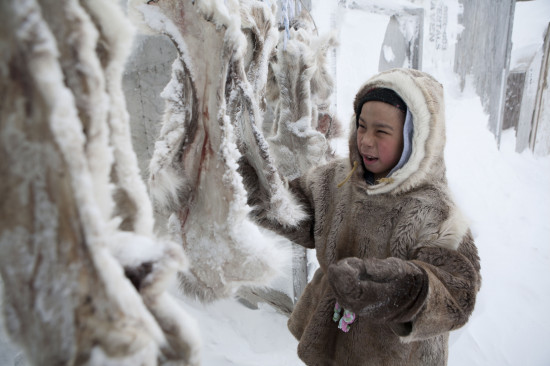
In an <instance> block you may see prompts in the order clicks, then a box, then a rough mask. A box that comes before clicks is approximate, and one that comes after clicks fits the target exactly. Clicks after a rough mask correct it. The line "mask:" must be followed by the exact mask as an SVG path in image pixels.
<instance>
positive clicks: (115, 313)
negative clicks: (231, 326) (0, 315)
mask: <svg viewBox="0 0 550 366" xmlns="http://www.w3.org/2000/svg"><path fill="white" fill-rule="evenodd" d="M0 23H2V24H3V25H2V28H1V29H2V31H1V34H2V36H1V37H0V48H1V49H2V50H3V52H2V53H1V56H0V70H2V71H1V72H2V79H1V80H2V81H1V82H0V95H2V103H3V104H2V108H0V138H1V139H2V140H1V143H0V146H1V148H0V149H1V154H2V156H4V157H5V159H1V161H0V170H1V171H2V174H3V179H2V183H1V184H0V191H1V192H2V202H3V204H2V206H1V207H0V217H1V220H0V273H1V274H2V278H3V282H4V291H5V296H4V297H3V298H4V299H5V304H4V308H5V312H6V323H7V325H8V328H9V334H10V335H11V337H12V338H13V340H14V341H16V342H17V343H18V344H19V345H20V346H22V348H23V349H24V350H25V352H26V355H27V358H28V359H29V361H30V363H32V364H37V365H38V364H42V365H53V364H74V365H82V364H86V365H114V364H116V365H136V364H140V365H151V366H152V365H157V364H159V363H160V364H164V363H166V362H168V361H170V362H171V361H174V362H177V363H178V364H184V365H197V364H198V363H199V353H198V350H199V347H200V344H199V336H198V332H197V331H196V326H195V324H194V320H193V319H191V318H189V317H188V316H187V315H186V314H185V313H184V312H183V310H182V309H181V308H179V307H178V306H176V305H175V300H174V299H172V298H171V295H169V293H168V292H167V286H168V283H169V281H170V279H171V278H175V275H176V273H177V272H178V271H181V270H183V269H185V268H186V266H187V260H186V257H185V255H184V253H183V250H182V249H181V247H180V246H178V245H176V244H175V243H173V242H170V241H166V240H161V239H159V238H157V237H155V235H154V234H153V231H152V229H153V217H152V209H151V203H150V201H149V199H148V196H147V195H146V190H145V185H144V183H143V182H142V181H141V180H140V179H139V175H138V167H137V160H136V158H135V155H134V153H133V150H132V148H131V144H130V135H129V133H128V116H127V112H126V106H125V102H124V98H123V95H122V89H121V82H122V80H121V75H122V70H123V67H124V64H125V61H126V56H127V55H128V52H129V46H130V43H131V39H132V36H133V30H132V27H131V26H130V24H129V22H128V20H127V19H126V17H125V15H124V13H123V11H122V9H120V8H119V7H118V6H116V5H114V4H113V3H112V2H111V1H109V0H95V1H93V2H82V3H81V2H79V1H77V0H62V1H53V0H17V1H15V0H14V1H3V2H1V5H0ZM4 51H5V52H4ZM113 178H114V179H113ZM115 192H119V193H120V192H122V195H123V197H124V199H123V200H118V199H117V200H115V199H114V195H115ZM14 212H15V213H16V214H13V213H14ZM122 229H124V231H123V230H122ZM128 279H130V280H131V281H129V280H128Z"/></svg>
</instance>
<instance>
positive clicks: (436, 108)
mask: <svg viewBox="0 0 550 366" xmlns="http://www.w3.org/2000/svg"><path fill="white" fill-rule="evenodd" d="M375 87H384V88H390V89H393V90H394V91H395V92H397V94H399V96H400V97H401V98H402V99H403V100H404V101H405V103H406V104H407V107H408V109H409V110H410V112H411V114H412V116H413V123H414V131H413V138H412V153H411V156H410V157H409V160H408V161H407V162H406V163H405V164H404V165H403V166H402V167H401V168H399V169H397V170H396V171H395V172H393V173H392V175H391V179H387V180H383V181H381V182H380V183H377V184H376V185H373V186H367V192H368V194H372V195H374V194H383V193H388V192H391V193H392V194H398V193H402V192H405V191H409V190H411V189H413V188H414V187H417V186H418V185H419V184H421V183H422V182H423V181H426V180H427V178H428V176H430V175H431V174H434V173H435V174H441V170H442V173H443V177H441V178H444V172H445V165H444V161H443V153H444V147H445V111H444V106H443V87H442V85H441V84H440V83H439V82H437V81H436V80H435V79H434V78H433V77H432V76H430V75H428V74H426V73H423V72H420V71H418V70H413V69H392V70H388V71H386V72H383V73H380V74H378V75H376V76H374V77H372V78H371V79H369V80H368V81H367V82H366V83H365V84H364V85H363V86H362V87H361V88H360V91H359V93H358V94H357V95H358V96H359V95H360V94H361V93H362V92H364V91H366V90H370V89H371V88H375ZM356 98H357V97H356ZM352 120H353V121H355V115H354V116H353V118H352ZM352 131H353V133H351V134H350V141H349V142H350V160H351V163H352V164H353V161H355V160H358V161H359V162H360V161H361V160H360V156H359V152H358V149H357V143H356V139H357V138H356V136H357V129H356V128H355V125H353V130H352ZM363 171H364V170H363V169H360V170H359V171H358V172H356V173H355V174H356V176H359V177H361V179H362V174H363ZM359 177H358V178H359ZM433 178H435V177H433Z"/></svg>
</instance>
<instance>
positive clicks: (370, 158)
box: [363, 155, 378, 165]
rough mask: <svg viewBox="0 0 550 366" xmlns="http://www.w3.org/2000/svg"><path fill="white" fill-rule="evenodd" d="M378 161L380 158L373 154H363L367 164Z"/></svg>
mask: <svg viewBox="0 0 550 366" xmlns="http://www.w3.org/2000/svg"><path fill="white" fill-rule="evenodd" d="M377 161H378V158H377V157H375V156H371V155H363V162H364V163H365V165H369V164H373V163H375V162H377Z"/></svg>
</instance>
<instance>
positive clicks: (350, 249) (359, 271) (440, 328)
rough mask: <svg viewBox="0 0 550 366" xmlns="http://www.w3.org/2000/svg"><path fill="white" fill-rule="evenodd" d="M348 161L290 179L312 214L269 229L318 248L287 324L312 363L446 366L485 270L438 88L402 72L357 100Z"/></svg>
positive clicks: (378, 80) (375, 81)
mask: <svg viewBox="0 0 550 366" xmlns="http://www.w3.org/2000/svg"><path fill="white" fill-rule="evenodd" d="M354 110H355V124H354V126H355V128H352V132H351V136H350V140H349V141H350V157H349V160H348V159H341V160H336V161H332V162H330V163H329V164H327V165H325V166H322V167H318V168H315V169H313V170H311V171H310V172H308V173H307V174H306V175H305V176H303V177H301V178H298V179H297V180H295V181H293V182H291V183H290V188H291V190H292V192H293V193H294V194H295V195H296V197H297V198H298V199H299V200H300V201H301V203H302V204H303V206H304V208H305V209H306V211H307V212H308V213H309V218H308V219H306V220H304V221H303V222H301V223H300V224H299V225H298V226H297V227H293V228H288V227H284V226H282V225H280V224H278V223H277V222H274V221H272V220H270V219H269V216H268V215H267V212H266V211H265V207H267V206H266V205H267V203H265V202H262V201H261V197H258V195H254V192H251V200H250V202H251V203H253V204H257V205H258V206H257V210H256V211H255V213H256V214H257V215H258V216H257V219H258V221H259V222H260V223H261V224H262V225H263V226H265V227H267V228H270V229H271V230H274V231H276V232H278V233H280V234H282V235H285V236H286V237H288V238H289V239H290V240H292V241H293V242H295V243H297V244H300V245H303V246H305V247H307V248H315V249H316V253H317V259H318V261H319V265H320V268H319V269H318V270H317V272H316V273H315V275H314V277H313V279H312V280H311V282H310V283H309V284H308V285H307V286H306V288H305V290H304V293H303V294H302V296H301V298H300V299H299V301H298V303H297V304H296V306H295V308H294V310H293V312H292V314H291V316H290V319H289V321H288V327H289V329H290V331H291V332H292V334H293V335H294V336H295V337H296V338H297V339H298V340H299V345H298V355H299V356H300V358H301V359H302V360H303V361H304V362H305V363H306V364H308V365H419V366H420V365H422V366H426V365H438V366H440V365H445V364H446V363H447V356H448V355H447V353H448V336H449V331H451V330H453V329H457V328H459V327H461V326H462V325H464V324H465V323H466V321H467V320H468V318H469V316H470V314H471V312H472V310H473V308H474V304H475V298H476V294H477V292H478V290H479V287H480V283H481V279H480V265H479V257H478V255H477V249H476V247H475V245H474V242H473V239H472V236H471V233H470V231H469V229H468V226H467V224H466V223H465V222H464V220H462V219H461V215H460V213H459V211H458V209H457V208H456V207H455V205H454V203H453V201H452V199H451V195H450V192H449V190H448V187H447V181H446V177H445V164H444V159H443V149H444V146H445V127H444V110H443V92H442V87H441V85H440V84H439V83H438V82H437V81H436V80H435V79H433V78H432V77H431V76H429V75H428V74H425V73H422V72H419V71H416V70H409V69H393V70H389V71H386V72H383V73H381V74H378V75H376V76H374V77H373V78H371V79H370V80H369V81H367V83H366V84H365V85H364V86H363V87H362V88H361V89H360V91H359V92H358V94H357V95H356V98H355V101H354Z"/></svg>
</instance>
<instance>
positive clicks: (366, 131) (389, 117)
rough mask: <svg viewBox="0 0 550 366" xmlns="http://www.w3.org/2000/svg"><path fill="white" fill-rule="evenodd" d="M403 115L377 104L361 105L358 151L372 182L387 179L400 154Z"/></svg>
mask: <svg viewBox="0 0 550 366" xmlns="http://www.w3.org/2000/svg"><path fill="white" fill-rule="evenodd" d="M404 123H405V113H404V112H402V111H401V110H399V109H397V108H396V107H394V106H392V105H390V104H387V103H384V102H378V101H369V102H366V103H365V104H363V107H362V109H361V114H360V115H359V126H358V127H357V148H358V149H359V153H360V154H361V157H362V158H363V164H364V165H365V168H366V169H367V170H368V171H370V172H371V173H373V174H374V178H375V179H380V178H384V177H386V176H387V175H388V174H389V172H390V171H391V170H392V169H393V167H394V166H395V165H397V163H398V162H399V159H400V158H401V154H402V152H403V124H404Z"/></svg>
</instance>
